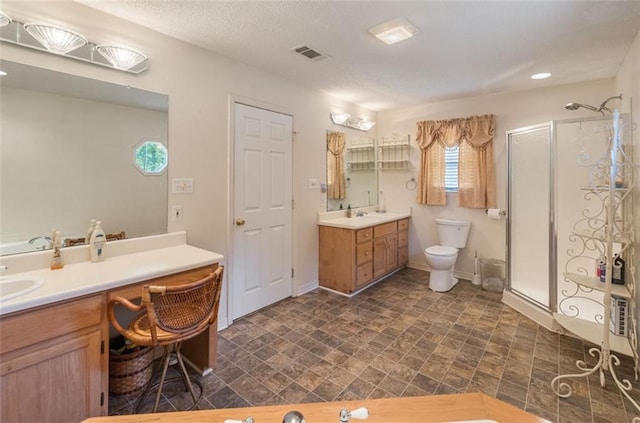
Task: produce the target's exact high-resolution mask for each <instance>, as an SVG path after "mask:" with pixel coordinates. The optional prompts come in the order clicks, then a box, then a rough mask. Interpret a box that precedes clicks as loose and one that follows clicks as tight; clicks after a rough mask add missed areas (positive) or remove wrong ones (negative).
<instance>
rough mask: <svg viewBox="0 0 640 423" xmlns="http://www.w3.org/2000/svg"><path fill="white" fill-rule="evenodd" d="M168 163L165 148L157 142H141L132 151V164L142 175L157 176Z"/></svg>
mask: <svg viewBox="0 0 640 423" xmlns="http://www.w3.org/2000/svg"><path fill="white" fill-rule="evenodd" d="M168 162H169V154H168V152H167V147H165V146H164V145H163V144H162V143H161V142H159V141H150V140H142V141H141V142H139V143H138V144H137V145H136V146H135V147H134V149H133V164H134V165H135V167H136V168H137V169H138V170H139V171H140V172H141V173H143V174H144V175H159V174H161V173H163V172H164V171H165V169H166V168H167V164H168Z"/></svg>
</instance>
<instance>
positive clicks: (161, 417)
mask: <svg viewBox="0 0 640 423" xmlns="http://www.w3.org/2000/svg"><path fill="white" fill-rule="evenodd" d="M360 407H366V408H367V409H368V410H369V418H367V419H366V420H356V419H352V420H351V421H352V422H354V423H357V422H360V421H362V422H363V423H364V422H366V423H415V422H421V423H442V422H464V421H479V422H482V423H493V422H498V423H549V421H548V420H545V419H542V418H540V417H536V416H534V415H532V414H529V413H527V412H525V411H523V410H521V409H519V408H517V407H514V406H512V405H510V404H506V403H504V402H502V401H500V400H497V399H495V398H492V397H489V396H487V395H484V394H480V393H471V394H453V395H433V396H422V397H404V398H384V399H372V400H355V401H341V402H322V403H310V404H286V405H272V406H261V407H245V408H226V409H220V410H201V411H181V412H174V413H156V414H134V415H127V416H107V417H92V418H90V419H87V420H85V422H86V423H106V422H109V423H125V422H130V423H142V422H157V423H169V422H190V423H197V422H202V423H204V422H207V423H224V421H225V420H227V419H234V420H243V419H245V418H246V417H248V416H251V417H253V418H254V421H255V423H269V422H271V423H280V422H282V418H283V417H284V415H285V414H286V413H288V412H289V411H292V410H297V411H299V412H301V413H302V414H303V415H304V417H305V420H306V421H307V422H308V423H314V422H316V423H333V422H335V423H339V420H340V419H339V413H340V410H342V409H343V408H346V409H347V410H350V411H352V410H355V409H356V408H360Z"/></svg>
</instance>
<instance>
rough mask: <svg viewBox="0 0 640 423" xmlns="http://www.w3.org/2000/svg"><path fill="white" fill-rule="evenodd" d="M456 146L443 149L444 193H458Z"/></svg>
mask: <svg viewBox="0 0 640 423" xmlns="http://www.w3.org/2000/svg"><path fill="white" fill-rule="evenodd" d="M458 150H459V149H458V146H457V145H456V146H455V147H446V148H445V149H444V163H445V168H444V188H445V190H446V191H458V161H459V153H458Z"/></svg>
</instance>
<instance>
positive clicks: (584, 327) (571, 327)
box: [553, 313, 633, 357]
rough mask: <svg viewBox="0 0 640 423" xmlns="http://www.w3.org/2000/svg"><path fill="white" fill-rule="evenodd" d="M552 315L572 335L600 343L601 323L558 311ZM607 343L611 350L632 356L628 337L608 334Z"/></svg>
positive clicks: (602, 329)
mask: <svg viewBox="0 0 640 423" xmlns="http://www.w3.org/2000/svg"><path fill="white" fill-rule="evenodd" d="M553 317H554V319H555V320H556V322H558V324H559V325H560V326H562V327H563V328H564V329H566V330H568V331H569V332H571V333H573V334H574V335H577V336H579V337H580V338H582V339H586V340H587V341H589V342H591V343H593V344H596V345H600V344H601V343H602V332H603V331H604V325H602V324H601V323H596V322H590V321H588V320H584V319H579V318H577V317H571V316H566V315H564V314H560V313H553ZM609 345H610V347H611V349H612V350H613V351H615V352H619V353H620V354H624V355H626V356H629V357H633V350H632V349H631V345H630V344H629V338H627V337H626V336H618V335H614V334H610V335H609Z"/></svg>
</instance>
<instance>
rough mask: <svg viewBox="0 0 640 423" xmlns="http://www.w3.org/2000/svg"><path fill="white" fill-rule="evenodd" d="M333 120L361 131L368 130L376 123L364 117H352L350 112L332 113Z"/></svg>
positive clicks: (337, 123)
mask: <svg viewBox="0 0 640 423" xmlns="http://www.w3.org/2000/svg"><path fill="white" fill-rule="evenodd" d="M331 121H332V122H333V123H335V124H336V125H342V126H346V127H348V128H353V129H357V130H359V131H365V132H366V131H368V130H369V129H371V128H373V125H375V124H376V123H375V122H373V121H370V120H367V119H363V118H352V117H351V115H350V114H349V113H331Z"/></svg>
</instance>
